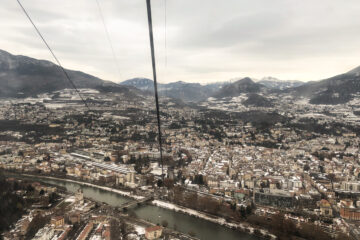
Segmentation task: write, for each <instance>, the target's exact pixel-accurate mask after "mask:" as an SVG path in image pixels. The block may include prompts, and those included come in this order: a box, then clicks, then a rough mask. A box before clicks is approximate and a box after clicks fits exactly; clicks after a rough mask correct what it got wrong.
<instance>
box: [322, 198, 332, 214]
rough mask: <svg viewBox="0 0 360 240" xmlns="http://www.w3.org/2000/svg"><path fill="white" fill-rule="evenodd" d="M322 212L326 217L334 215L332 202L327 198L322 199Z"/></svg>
mask: <svg viewBox="0 0 360 240" xmlns="http://www.w3.org/2000/svg"><path fill="white" fill-rule="evenodd" d="M320 214H321V215H322V216H326V217H332V215H333V212H332V208H331V204H330V203H329V202H328V201H327V200H325V199H322V200H321V201H320Z"/></svg>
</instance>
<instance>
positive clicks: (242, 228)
mask: <svg viewBox="0 0 360 240" xmlns="http://www.w3.org/2000/svg"><path fill="white" fill-rule="evenodd" d="M13 174H14V173H13ZM15 174H16V175H19V176H25V177H33V178H39V179H41V178H43V179H48V180H54V181H60V182H61V181H62V182H68V183H75V184H79V185H83V186H88V187H93V188H97V189H102V190H104V191H108V192H112V193H116V194H119V195H120V196H124V197H128V198H132V199H143V198H144V197H143V196H139V195H134V194H132V193H131V192H126V191H122V190H119V189H114V188H111V187H104V186H99V185H96V184H92V183H87V182H81V181H77V180H72V179H66V178H57V177H51V176H43V175H32V174H22V173H15ZM151 205H154V206H157V207H160V208H162V209H167V210H171V211H174V212H179V213H182V214H185V215H188V216H192V217H195V218H199V219H202V220H205V221H208V222H212V223H215V224H217V225H220V226H223V227H226V228H228V229H233V230H235V229H236V230H237V231H239V232H243V233H247V234H251V235H256V229H257V230H259V231H260V232H261V234H262V236H265V235H268V236H270V237H271V238H272V239H276V237H275V236H274V235H271V234H270V233H269V232H267V231H266V230H263V229H259V228H254V227H252V226H250V225H249V224H246V223H231V222H227V221H226V220H225V219H224V218H221V217H217V216H211V215H209V214H206V213H202V212H199V211H197V210H194V209H190V208H185V207H182V206H179V205H176V204H173V203H170V202H165V201H161V200H153V201H152V202H151Z"/></svg>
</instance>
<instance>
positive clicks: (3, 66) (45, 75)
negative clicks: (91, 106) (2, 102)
mask: <svg viewBox="0 0 360 240" xmlns="http://www.w3.org/2000/svg"><path fill="white" fill-rule="evenodd" d="M67 73H68V74H69V76H70V78H71V80H72V81H73V82H74V84H75V85H76V87H77V88H93V89H99V90H101V91H109V90H111V91H124V92H128V91H130V90H131V89H130V88H128V87H125V86H120V85H118V84H116V83H113V82H110V81H104V80H102V79H100V78H97V77H94V76H92V75H89V74H86V73H83V72H80V71H73V70H67ZM64 88H72V85H71V84H70V83H69V81H68V80H67V79H66V78H65V76H64V74H63V72H62V71H61V70H60V69H59V67H58V66H57V65H55V64H54V63H52V62H50V61H45V60H38V59H34V58H30V57H26V56H21V55H12V54H10V53H8V52H6V51H3V50H0V97H27V96H33V95H36V94H39V93H44V92H52V91H57V90H61V89H64Z"/></svg>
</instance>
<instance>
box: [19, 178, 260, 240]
mask: <svg viewBox="0 0 360 240" xmlns="http://www.w3.org/2000/svg"><path fill="white" fill-rule="evenodd" d="M21 177H24V176H21ZM26 178H28V177H26ZM31 179H32V180H34V178H32V177H31ZM39 181H42V182H44V183H49V184H52V185H56V186H62V187H65V188H66V189H67V191H69V192H75V191H77V190H78V189H79V188H81V189H82V190H83V192H84V196H85V197H88V198H91V199H94V200H96V201H100V202H105V203H107V204H109V205H111V206H113V207H117V206H120V205H121V204H123V203H125V202H128V201H131V199H130V198H128V197H124V196H121V195H119V194H117V193H114V192H109V191H106V190H102V189H99V188H96V187H91V186H85V185H81V184H78V183H73V182H66V181H61V180H53V179H47V178H39ZM132 211H133V212H135V214H136V216H137V217H138V218H140V219H144V220H147V221H149V222H152V223H155V224H157V223H161V222H162V221H163V220H166V221H167V222H168V227H169V228H172V229H175V230H177V231H179V232H183V233H189V232H193V233H195V236H196V237H197V238H200V239H204V240H235V239H236V240H256V239H258V238H257V237H255V236H252V235H248V234H246V233H242V232H239V231H236V230H232V229H229V228H227V227H224V226H221V225H219V224H215V223H212V222H209V221H206V220H203V219H200V218H196V217H193V216H189V215H186V214H183V213H179V212H175V211H171V210H169V209H164V208H160V207H157V206H153V205H141V206H137V207H135V208H133V209H132Z"/></svg>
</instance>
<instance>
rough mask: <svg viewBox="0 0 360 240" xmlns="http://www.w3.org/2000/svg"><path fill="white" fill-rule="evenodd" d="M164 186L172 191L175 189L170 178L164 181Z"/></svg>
mask: <svg viewBox="0 0 360 240" xmlns="http://www.w3.org/2000/svg"><path fill="white" fill-rule="evenodd" d="M164 186H165V187H167V188H169V189H171V188H173V187H174V180H172V179H170V178H165V179H164Z"/></svg>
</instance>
